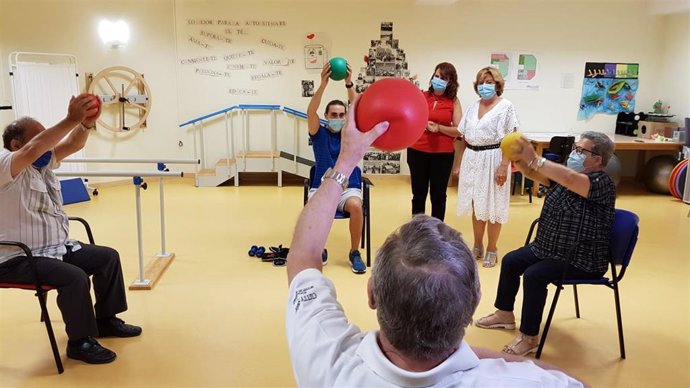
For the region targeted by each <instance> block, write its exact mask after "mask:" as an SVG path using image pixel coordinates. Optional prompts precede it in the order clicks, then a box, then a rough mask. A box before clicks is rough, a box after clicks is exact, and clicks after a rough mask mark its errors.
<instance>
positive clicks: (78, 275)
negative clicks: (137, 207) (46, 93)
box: [0, 94, 141, 364]
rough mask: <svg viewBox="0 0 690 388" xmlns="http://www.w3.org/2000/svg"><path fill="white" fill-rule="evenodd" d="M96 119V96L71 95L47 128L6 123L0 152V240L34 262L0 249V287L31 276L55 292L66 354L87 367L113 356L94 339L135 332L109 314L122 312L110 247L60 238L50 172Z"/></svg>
mask: <svg viewBox="0 0 690 388" xmlns="http://www.w3.org/2000/svg"><path fill="white" fill-rule="evenodd" d="M99 115H100V104H99V103H98V100H96V97H94V96H91V95H87V94H81V95H79V96H77V97H72V99H71V100H70V103H69V107H68V113H67V117H66V118H65V119H64V120H62V121H60V122H59V123H57V124H56V125H55V126H53V127H51V128H48V129H45V128H44V127H43V125H41V123H39V122H38V121H36V120H34V119H32V118H29V117H23V118H20V119H18V120H16V121H14V122H12V123H11V124H10V125H8V126H7V128H5V131H4V132H3V135H2V139H3V145H4V148H3V149H2V150H0V240H9V241H19V242H22V243H24V244H26V245H27V246H28V247H29V248H30V249H31V253H32V256H34V257H35V258H36V261H35V263H36V273H34V271H33V269H32V267H31V266H30V265H29V262H28V260H26V257H25V256H23V255H22V252H21V251H16V250H11V249H10V248H9V247H0V282H5V283H33V281H34V276H35V275H37V276H38V277H39V279H40V281H41V282H42V283H43V284H49V285H51V286H54V287H56V288H57V290H58V297H57V304H58V307H59V308H60V312H61V313H62V318H63V320H64V322H65V330H66V331H67V337H68V339H69V341H68V343H67V357H70V358H73V359H77V360H81V361H84V362H87V363H91V364H103V363H108V362H111V361H113V360H115V357H116V355H115V353H114V352H113V351H111V350H109V349H106V348H104V347H102V346H101V345H100V344H99V343H98V341H96V340H95V339H94V337H108V336H113V337H133V336H137V335H139V334H141V328H140V327H137V326H133V325H129V324H126V323H124V321H122V320H121V319H119V318H117V317H116V314H119V313H121V312H123V311H125V310H127V299H126V295H125V287H124V280H123V277H122V267H121V265H120V256H119V255H118V253H117V251H115V250H114V249H112V248H108V247H103V246H97V245H90V244H83V243H79V242H78V241H75V240H70V239H68V237H67V236H68V231H69V226H68V219H67V215H66V214H65V211H64V209H63V207H62V195H61V193H60V182H59V181H58V179H57V177H56V176H55V174H54V173H53V171H52V170H53V169H54V168H57V167H58V166H59V164H60V161H61V160H62V159H64V158H65V157H67V156H69V155H71V154H73V153H75V152H77V151H78V150H80V149H82V148H83V147H84V145H85V144H86V140H87V139H88V136H89V130H90V129H93V128H94V126H95V122H96V120H97V119H98V117H99ZM89 276H93V289H94V294H95V296H96V304H95V306H94V305H93V303H92V301H91V293H90V281H89Z"/></svg>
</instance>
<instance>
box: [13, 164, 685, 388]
mask: <svg viewBox="0 0 690 388" xmlns="http://www.w3.org/2000/svg"><path fill="white" fill-rule="evenodd" d="M373 180H374V183H375V184H376V187H375V188H374V190H373V192H372V196H373V204H372V206H373V207H372V213H373V218H372V219H373V222H372V223H373V233H372V238H373V246H374V247H376V246H378V245H379V244H380V243H381V242H382V241H383V239H384V238H385V236H386V235H387V234H388V233H390V232H391V231H392V230H393V229H394V228H395V227H396V226H397V225H400V224H401V223H403V222H405V221H406V220H407V219H408V218H409V214H408V213H409V207H410V204H409V203H410V202H409V201H410V194H409V184H408V183H407V181H405V180H403V179H401V178H394V179H390V178H388V179H383V178H376V177H375V178H374V179H373ZM167 182H168V184H167V185H166V204H167V209H166V216H167V222H168V236H167V237H168V248H169V250H170V251H172V252H175V253H176V255H177V257H176V259H175V260H174V262H173V263H172V265H171V266H170V268H169V269H168V271H167V272H166V273H165V274H164V276H163V278H162V280H161V281H160V282H159V283H158V285H157V286H156V287H155V289H154V290H153V291H131V292H129V293H128V298H129V307H130V309H129V311H128V312H127V313H125V314H123V315H122V316H123V318H125V319H126V320H127V321H131V322H132V323H136V324H140V325H142V326H143V328H144V333H143V335H142V336H141V337H139V338H134V339H104V340H102V342H103V343H104V344H105V345H106V346H108V347H110V348H112V349H113V350H114V351H116V352H117V354H118V359H117V360H116V361H115V362H114V363H112V364H108V365H100V366H95V365H86V364H84V363H81V362H75V361H72V360H70V359H67V358H66V356H65V353H64V352H65V344H66V335H65V333H64V326H63V324H62V322H61V318H60V315H59V311H58V310H57V308H56V306H55V299H54V298H55V295H54V294H55V293H52V294H53V295H52V296H51V298H50V300H49V306H50V309H51V314H52V318H53V322H54V324H55V331H56V334H57V337H58V342H59V346H60V350H61V352H62V355H63V361H64V363H65V369H66V371H65V373H64V374H62V375H57V373H56V371H55V367H54V363H53V359H52V356H51V354H50V349H49V346H48V339H47V336H46V334H45V330H44V328H43V326H42V324H41V323H40V322H39V320H38V317H39V310H38V304H37V303H36V300H35V297H34V296H33V294H32V293H31V292H22V291H7V290H3V291H1V292H0V386H3V387H5V386H22V387H27V386H39V387H63V386H64V387H76V386H84V387H92V386H117V387H122V386H137V387H154V386H163V387H169V386H207V387H208V386H242V387H244V386H294V381H293V378H292V371H291V366H290V360H289V356H288V353H287V346H286V340H285V334H284V333H285V330H284V323H283V313H284V308H285V298H286V290H287V285H286V276H285V271H284V269H282V268H275V267H272V266H271V265H270V264H267V263H261V262H260V261H258V260H257V259H254V258H250V257H248V256H247V250H248V248H249V247H250V246H251V245H252V244H260V245H266V246H268V245H278V244H285V245H289V243H290V240H291V235H292V229H293V227H294V223H295V221H296V218H297V215H298V214H299V211H300V209H301V202H302V188H301V187H284V188H277V187H270V186H262V187H239V188H235V187H222V188H195V187H193V185H192V184H191V181H189V180H178V181H174V180H169V181H167ZM151 183H152V184H151V185H150V187H149V190H148V191H145V192H143V208H144V229H145V233H144V252H145V255H146V256H147V260H148V258H150V257H152V256H153V255H154V254H155V253H156V252H157V251H158V250H159V249H160V232H159V230H160V229H159V211H158V190H157V186H156V184H155V182H151ZM456 196H457V194H456V190H454V189H450V190H449V199H448V212H447V213H448V216H447V222H448V223H449V224H450V225H452V226H454V227H456V228H458V229H459V230H461V231H463V232H464V233H465V234H466V235H467V236H468V238H470V237H471V228H470V221H469V219H468V218H459V217H457V216H455V205H456V202H457V198H456ZM541 203H542V200H541V199H536V198H535V203H533V204H529V203H528V202H527V197H526V196H525V197H520V196H514V197H512V203H511V210H510V212H511V214H510V215H511V219H510V222H509V223H508V224H507V226H505V227H504V231H503V235H502V238H501V240H500V244H499V249H500V252H499V253H505V252H507V251H509V250H511V249H514V248H517V247H519V246H520V245H521V244H522V243H523V241H524V237H525V234H526V229H527V227H528V225H529V223H530V222H531V221H532V219H534V218H535V217H536V216H538V214H539V210H540V208H541ZM617 206H618V207H620V208H624V209H628V210H632V211H634V212H636V213H637V214H638V215H639V216H640V219H641V226H640V227H641V232H640V239H639V243H638V245H637V249H636V251H635V255H634V257H633V260H632V265H631V267H630V269H629V272H628V273H627V274H626V277H625V279H624V281H623V283H622V291H621V292H622V308H623V320H624V327H625V338H626V345H627V356H628V358H627V359H626V360H620V359H619V354H618V343H617V337H616V325H615V315H614V310H613V294H612V292H610V291H608V290H607V289H605V288H603V287H602V288H593V289H583V290H582V291H581V306H582V319H579V320H578V319H575V317H574V308H573V302H572V296H571V295H572V294H571V292H570V290H568V291H566V292H565V293H564V294H563V299H562V301H561V303H560V306H559V309H558V310H557V315H556V318H555V321H554V325H553V327H552V331H551V333H550V335H549V341H548V342H547V345H546V348H545V351H544V355H543V360H545V361H548V362H551V363H553V364H556V365H558V366H560V367H563V368H565V369H567V370H569V371H570V372H572V373H574V374H575V375H577V376H580V377H582V378H584V379H586V380H587V381H588V382H590V383H591V384H593V385H594V386H595V387H614V386H618V387H631V386H645V387H674V386H675V387H687V386H689V385H690V372H689V366H690V354H689V338H688V337H689V335H690V330H689V329H688V328H689V327H690V326H689V323H690V322H688V321H689V319H688V316H689V314H688V307H689V303H688V302H689V301H688V299H689V296H690V292H689V289H688V280H689V279H690V276H689V275H690V271H688V259H690V253H689V252H690V242H689V240H690V218H687V217H686V215H687V213H688V205H685V204H682V203H680V202H678V201H675V200H672V199H671V197H669V196H659V195H650V194H647V193H646V192H645V191H643V190H639V189H634V188H628V189H627V190H624V193H623V195H621V196H619V198H618V201H617ZM67 210H68V212H69V213H70V214H71V215H79V216H83V217H86V218H87V219H88V220H89V221H90V222H91V224H92V225H93V227H94V230H95V234H96V241H97V242H98V243H101V244H104V245H110V246H113V247H115V248H116V249H118V250H119V251H120V254H121V256H122V259H123V268H124V273H125V279H126V282H127V284H128V285H129V284H130V283H131V282H132V281H133V280H134V279H135V278H136V277H137V274H138V263H137V245H136V221H135V212H134V189H133V187H132V186H131V185H123V186H118V187H104V188H102V189H101V190H100V195H99V196H98V197H95V198H94V199H93V200H92V201H90V202H85V203H81V204H73V205H69V206H67ZM75 230H76V228H75ZM77 237H80V238H83V237H81V236H80V235H78V234H77ZM348 241H349V239H348V234H347V225H346V222H344V221H339V222H336V225H335V226H334V229H333V232H332V234H331V237H330V239H329V242H328V249H329V252H330V254H331V256H330V262H329V264H328V266H327V267H326V268H325V272H326V274H327V275H328V276H330V277H332V278H333V279H334V282H335V284H336V286H337V288H338V295H339V297H340V301H341V302H342V304H343V305H344V307H345V310H346V311H347V313H348V316H349V318H350V319H351V321H352V322H354V323H356V324H357V325H359V327H360V328H362V329H363V330H370V329H373V328H375V327H376V317H375V314H374V312H373V311H371V310H369V309H368V308H367V304H366V295H365V283H366V281H367V278H368V275H366V276H355V275H354V274H352V272H351V271H350V269H349V267H348V266H347V265H346V259H345V257H346V256H345V254H346V251H347V248H348V244H349V243H348ZM480 274H481V279H482V288H483V299H482V302H481V304H480V306H479V308H478V311H477V314H476V315H477V316H481V315H483V314H485V313H488V312H490V311H492V305H493V299H494V296H495V292H496V282H497V278H498V274H499V269H498V267H497V268H494V269H484V268H480ZM550 296H551V295H550ZM550 296H549V303H550ZM520 303H521V302H520V301H519V300H518V306H519V305H520ZM512 335H513V333H512V332H502V331H487V330H481V329H477V328H475V327H471V328H469V329H468V331H467V339H468V341H469V342H470V343H471V344H473V345H478V346H485V347H489V348H493V349H500V348H501V347H502V346H503V345H504V344H505V343H507V342H508V341H509V340H510V339H511V338H512Z"/></svg>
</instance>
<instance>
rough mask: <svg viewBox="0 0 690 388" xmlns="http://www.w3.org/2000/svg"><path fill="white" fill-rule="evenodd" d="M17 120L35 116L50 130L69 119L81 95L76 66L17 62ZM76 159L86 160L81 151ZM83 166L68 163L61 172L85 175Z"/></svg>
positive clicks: (15, 86)
mask: <svg viewBox="0 0 690 388" xmlns="http://www.w3.org/2000/svg"><path fill="white" fill-rule="evenodd" d="M12 86H13V92H14V107H13V109H14V112H15V117H16V118H19V117H22V116H31V117H33V118H35V119H36V120H38V121H40V122H41V124H43V125H44V126H45V127H46V128H49V127H51V126H53V125H55V124H57V123H58V122H59V121H60V120H62V119H63V118H65V115H66V114H67V105H68V104H69V99H70V98H71V97H72V96H76V95H77V94H79V84H78V79H77V67H76V65H75V64H74V63H57V64H55V63H37V62H19V61H18V62H17V63H16V67H15V68H14V69H13V76H12ZM72 156H73V157H84V151H83V150H81V151H79V152H77V153H75V154H74V155H72ZM85 170H86V168H85V167H84V165H83V164H82V163H64V164H62V166H61V167H60V169H59V170H58V171H85Z"/></svg>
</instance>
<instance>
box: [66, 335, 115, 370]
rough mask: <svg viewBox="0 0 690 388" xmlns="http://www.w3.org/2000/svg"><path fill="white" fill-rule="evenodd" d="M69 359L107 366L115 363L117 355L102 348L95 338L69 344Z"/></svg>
mask: <svg viewBox="0 0 690 388" xmlns="http://www.w3.org/2000/svg"><path fill="white" fill-rule="evenodd" d="M67 357H69V358H73V359H75V360H81V361H84V362H85V363H87V364H107V363H109V362H113V361H115V357H117V355H116V354H115V352H113V351H112V350H109V349H106V348H104V347H102V346H101V344H99V343H98V341H96V340H95V339H94V338H93V337H86V338H84V339H83V340H80V341H77V342H76V343H73V342H72V341H70V342H68V343H67Z"/></svg>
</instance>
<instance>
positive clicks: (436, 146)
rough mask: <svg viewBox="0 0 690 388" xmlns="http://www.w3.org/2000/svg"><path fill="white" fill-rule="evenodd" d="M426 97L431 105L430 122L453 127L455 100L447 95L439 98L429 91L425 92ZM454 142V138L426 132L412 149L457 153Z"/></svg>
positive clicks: (439, 133)
mask: <svg viewBox="0 0 690 388" xmlns="http://www.w3.org/2000/svg"><path fill="white" fill-rule="evenodd" d="M424 97H426V102H427V103H428V104H429V121H433V122H435V123H438V124H441V125H445V126H449V127H450V126H452V125H453V100H451V99H450V98H448V97H446V96H445V95H440V96H437V95H435V94H433V93H429V91H425V92H424ZM457 124H458V123H455V125H457ZM454 142H455V137H454V136H448V135H446V134H444V133H441V132H437V133H433V132H429V131H427V130H425V131H424V133H422V137H420V138H419V140H417V142H416V143H414V144H413V145H412V146H411V147H410V148H414V149H415V150H417V151H424V152H455V148H454V146H453V144H454Z"/></svg>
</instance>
